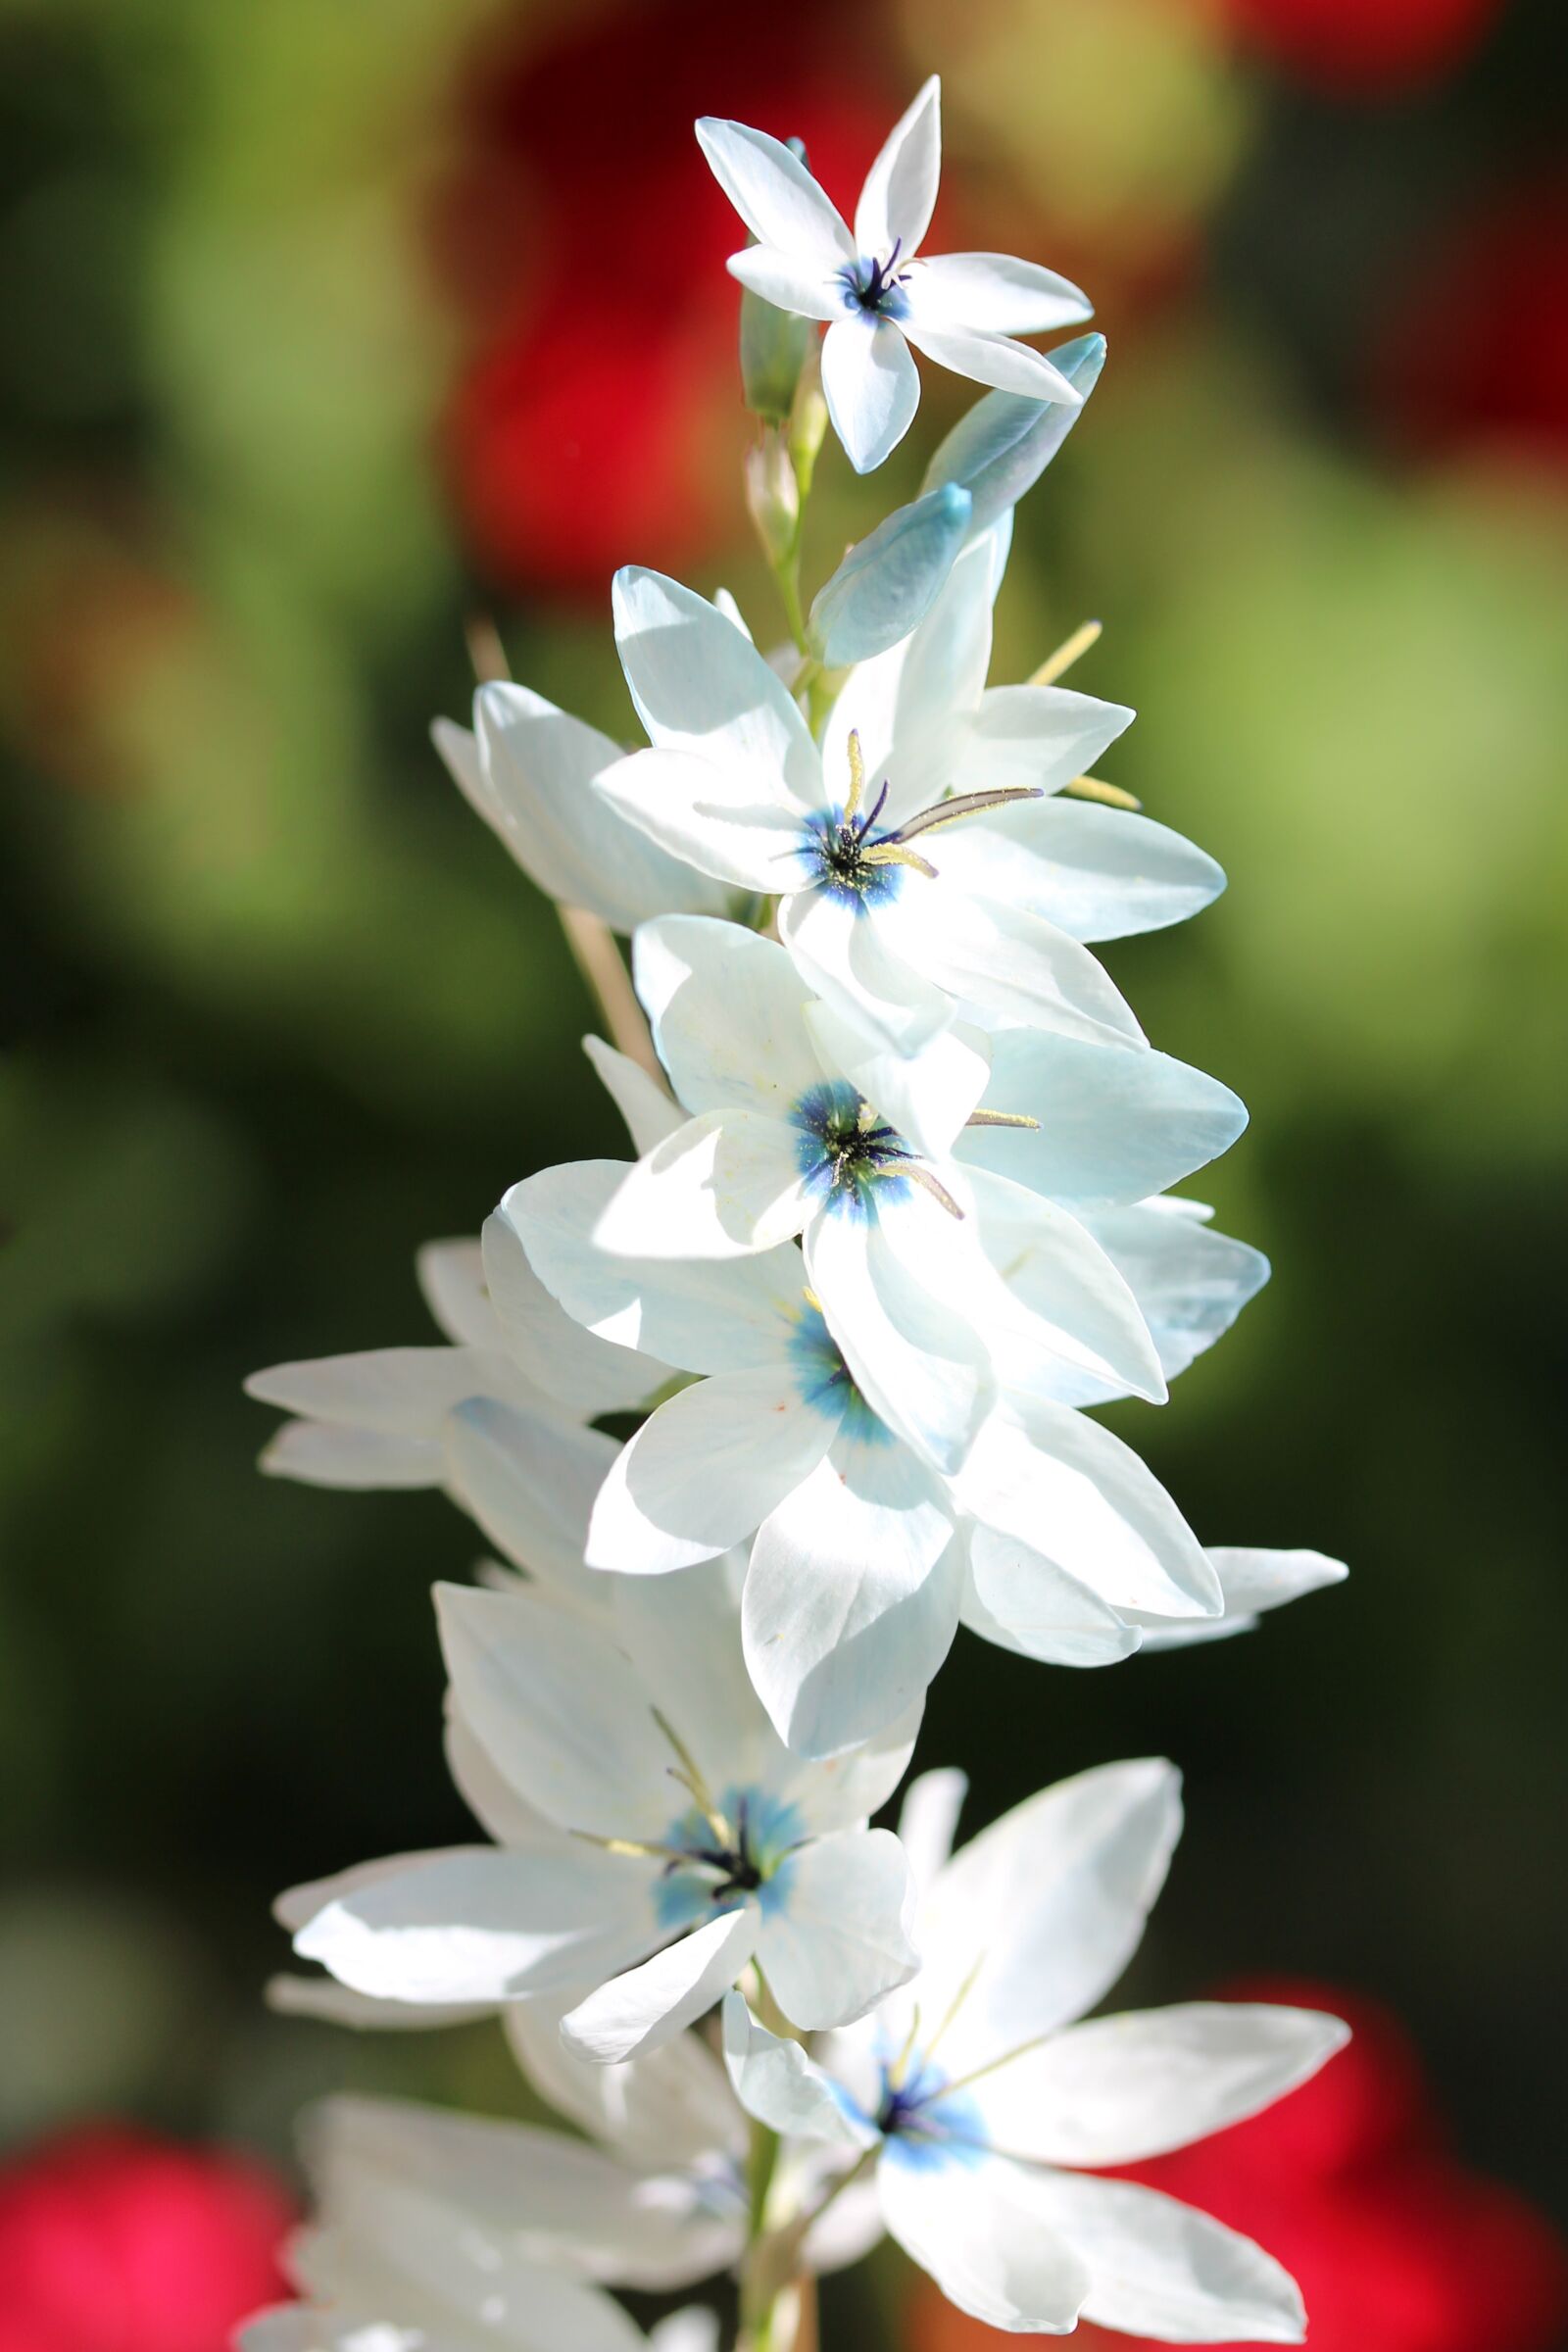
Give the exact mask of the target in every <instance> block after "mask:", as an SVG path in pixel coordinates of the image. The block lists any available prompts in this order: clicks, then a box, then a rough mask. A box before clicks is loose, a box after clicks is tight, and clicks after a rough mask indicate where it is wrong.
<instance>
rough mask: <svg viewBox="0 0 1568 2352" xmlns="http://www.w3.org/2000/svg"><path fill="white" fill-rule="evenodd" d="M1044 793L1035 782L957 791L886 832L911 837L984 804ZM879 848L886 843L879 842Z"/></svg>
mask: <svg viewBox="0 0 1568 2352" xmlns="http://www.w3.org/2000/svg"><path fill="white" fill-rule="evenodd" d="M1045 797H1046V796H1045V793H1044V791H1043V790H1042V789H1041V787H1040V786H1039V785H1038V784H1006V785H999V786H998V788H997V789H996V791H994V792H960V793H956V794H955V796H954V798H953V799H952V800H951V801H938V802H936V803H935V804H934V805H933V806H932V807H931V808H929V809H921V811H920V813H919V815H918V816H911V817H910V818H909V819H908V822H907V824H902V825H900V826H898V827H897V828H896V830H895V831H893V832H892V833H889V834H888V835H887V837H886V838H887V841H911V840H912V839H913V838H914V836H915V834H916V833H929V832H930V831H931V830H932V828H933V827H934V826H936V825H956V823H957V821H958V819H959V817H961V816H979V815H980V814H981V813H982V811H983V810H985V809H1005V808H1006V807H1007V805H1008V803H1009V802H1012V801H1043V800H1044V799H1045ZM877 846H878V848H879V849H880V848H883V847H885V846H886V844H885V843H883V842H879V843H878V845H877Z"/></svg>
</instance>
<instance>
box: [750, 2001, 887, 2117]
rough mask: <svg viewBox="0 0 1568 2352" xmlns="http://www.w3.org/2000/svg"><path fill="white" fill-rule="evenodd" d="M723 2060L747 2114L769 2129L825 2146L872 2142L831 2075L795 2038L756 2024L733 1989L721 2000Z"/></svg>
mask: <svg viewBox="0 0 1568 2352" xmlns="http://www.w3.org/2000/svg"><path fill="white" fill-rule="evenodd" d="M724 2064H725V2066H726V2067H727V2068H728V2070H729V2079H730V2082H732V2084H733V2085H734V2089H735V2096H736V2097H737V2098H738V2099H739V2100H740V2103H741V2105H742V2106H743V2107H744V2108H745V2109H746V2112H747V2113H748V2115H755V2116H756V2118H757V2120H758V2122H759V2123H762V2124H766V2125H767V2126H768V2127H769V2128H770V2130H772V2131H777V2132H780V2133H781V2134H783V2135H785V2136H786V2137H793V2138H801V2139H815V2140H822V2141H825V2142H826V2143H827V2144H829V2145H830V2146H839V2147H848V2148H874V2147H875V2145H876V2142H877V2132H876V2127H875V2126H874V2125H873V2124H869V2123H867V2122H866V2120H865V2118H864V2117H863V2116H859V2115H858V2114H857V2113H856V2112H855V2110H854V2109H853V2108H852V2107H851V2106H850V2104H849V2102H848V2101H847V2100H846V2098H845V2096H844V2094H843V2092H842V2091H841V2090H840V2088H839V2086H838V2084H837V2083H836V2082H834V2080H833V2078H832V2076H831V2075H829V2074H827V2073H825V2072H824V2071H823V2069H822V2068H821V2067H819V2066H814V2065H813V2064H812V2062H811V2060H810V2059H809V2058H808V2056H807V2055H806V2052H805V2050H804V2049H803V2048H802V2047H801V2044H800V2043H799V2042H798V2041H785V2040H782V2039H781V2038H780V2037H779V2035H778V2034H769V2033H768V2031H767V2029H766V2027H765V2026H760V2025H759V2024H758V2022H757V2020H756V2018H755V2017H753V2015H752V2013H751V2011H750V2010H749V2009H748V2008H747V2006H746V2002H745V1999H744V1997H743V1996H742V1995H741V1994H740V1993H738V1992H732V1993H730V1994H729V1995H728V1996H727V1997H726V1999H725V2002H724Z"/></svg>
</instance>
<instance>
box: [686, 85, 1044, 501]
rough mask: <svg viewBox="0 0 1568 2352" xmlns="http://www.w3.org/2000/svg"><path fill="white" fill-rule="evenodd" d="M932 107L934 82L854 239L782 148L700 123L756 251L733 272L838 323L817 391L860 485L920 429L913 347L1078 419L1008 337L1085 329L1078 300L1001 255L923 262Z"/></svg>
mask: <svg viewBox="0 0 1568 2352" xmlns="http://www.w3.org/2000/svg"><path fill="white" fill-rule="evenodd" d="M939 107H940V85H939V83H938V81H937V78H936V76H935V75H934V74H933V76H932V78H931V79H930V80H929V81H928V82H927V83H926V84H925V86H924V88H923V89H922V90H921V92H920V94H919V96H918V97H917V98H916V99H915V101H914V103H913V105H912V106H910V108H909V109H908V111H907V114H905V115H904V117H903V118H902V120H901V121H900V122H899V123H897V124H896V125H895V126H894V129H893V131H892V133H891V135H890V136H889V138H888V141H887V144H886V145H885V146H884V147H883V149H882V152H881V154H880V155H879V156H878V157H877V159H876V162H875V163H874V164H873V165H872V167H871V170H870V172H869V173H868V175H867V177H866V182H865V185H864V187H863V188H862V189H861V191H860V201H859V203H858V206H857V207H856V213H855V232H854V234H853V236H852V234H851V233H850V230H849V229H848V228H847V227H846V225H845V223H844V221H842V219H841V218H840V216H839V214H838V213H837V211H836V210H835V209H834V207H833V206H832V205H831V204H830V203H829V202H828V200H827V198H826V196H824V195H823V193H822V191H821V189H820V188H819V187H818V186H817V184H816V181H815V180H814V179H813V178H812V177H811V175H810V173H809V172H808V171H807V169H806V167H805V165H804V164H802V163H800V162H799V161H798V160H797V159H796V157H795V156H794V155H793V154H792V153H791V151H790V150H789V148H787V147H785V146H782V145H781V144H780V143H779V141H778V140H777V139H770V138H768V137H767V136H766V134H765V133H764V132H762V131H760V130H749V129H748V128H747V127H746V125H745V124H744V123H724V122H719V121H716V120H714V119H713V118H712V117H708V118H706V119H705V120H704V121H703V122H701V123H698V125H697V136H698V138H699V140H700V141H701V142H702V148H703V153H704V154H705V155H706V156H707V158H708V161H709V163H710V165H711V168H712V171H713V174H714V176H715V178H716V179H717V180H718V183H719V185H720V187H721V188H722V189H723V190H724V193H725V195H726V196H727V197H728V198H729V200H730V202H731V204H733V205H734V207H735V210H736V211H737V212H738V213H739V215H740V217H741V219H742V220H743V221H745V223H746V225H747V227H748V228H749V229H750V230H751V232H752V234H753V236H754V237H756V239H757V240H758V241H757V244H756V245H755V246H752V247H750V248H748V249H747V251H745V252H744V253H737V254H733V255H731V257H730V263H729V268H730V271H731V274H732V275H733V276H735V277H738V278H739V279H740V281H741V283H742V284H743V285H746V286H750V287H751V288H752V290H753V292H754V293H757V294H760V295H761V296H762V297H763V298H764V300H766V301H768V302H771V303H773V304H774V305H776V307H777V308H778V309H780V310H784V311H794V312H796V313H798V314H799V315H800V316H801V317H802V318H805V319H826V320H829V321H830V322H831V323H830V324H829V326H828V331H827V337H826V340H825V341H824V343H823V346H822V389H823V391H824V393H825V394H826V396H827V405H828V413H829V415H830V416H831V417H832V419H833V426H834V430H835V431H836V432H837V434H838V436H839V439H840V440H841V441H842V442H843V444H844V447H845V449H846V450H847V451H848V453H849V458H850V463H851V464H852V465H853V466H855V468H856V470H857V472H859V473H868V472H869V471H870V470H871V468H872V467H873V466H880V465H881V463H882V461H883V459H884V458H885V457H886V456H887V455H888V452H889V451H890V450H892V449H894V448H896V447H897V446H898V444H899V442H900V441H902V440H903V438H904V435H905V434H906V432H907V430H908V427H909V423H910V420H911V418H912V417H913V416H914V412H915V409H916V406H917V405H918V402H919V398H920V379H919V374H918V371H917V369H916V368H915V365H914V362H913V361H912V360H911V358H910V357H909V352H908V345H909V344H910V343H912V344H913V345H914V346H915V348H916V350H918V351H923V352H924V353H925V355H926V357H927V359H931V360H935V361H936V362H937V364H938V365H939V366H940V367H943V368H953V369H954V370H955V371H956V373H957V374H959V375H967V376H971V377H972V378H973V379H974V381H975V382H976V383H980V384H993V385H995V386H996V387H997V388H998V389H999V390H1001V391H1004V392H1022V393H1025V394H1027V395H1028V396H1029V397H1030V398H1031V399H1034V400H1050V401H1059V402H1063V403H1065V404H1066V405H1067V406H1068V407H1071V408H1076V407H1077V406H1078V394H1077V393H1076V392H1075V391H1074V390H1073V388H1072V386H1071V384H1069V383H1068V382H1067V380H1066V378H1065V377H1064V376H1062V375H1061V374H1059V373H1058V371H1057V370H1056V369H1055V368H1053V366H1052V365H1051V362H1050V361H1049V360H1048V359H1045V358H1043V357H1042V355H1041V354H1040V353H1039V352H1038V351H1032V350H1031V349H1030V347H1029V346H1028V344H1026V343H1019V342H1016V341H1014V339H1013V338H1014V337H1015V336H1017V335H1031V334H1039V333H1041V332H1044V331H1047V330H1049V329H1052V328H1054V327H1059V326H1069V325H1072V324H1074V323H1075V322H1076V321H1077V320H1079V319H1087V318H1088V317H1089V316H1090V304H1089V302H1088V301H1087V299H1086V298H1085V296H1084V295H1083V294H1081V293H1080V292H1079V290H1078V288H1077V287H1076V286H1073V285H1069V284H1068V282H1067V280H1066V279H1065V278H1063V277H1057V276H1056V275H1055V273H1054V271H1053V270H1042V269H1039V268H1038V267H1037V266H1036V265H1035V264H1034V263H1032V262H1018V261H1014V260H1012V259H1011V258H1010V256H1008V255H1006V254H1000V253H953V254H943V255H940V256H937V257H934V258H933V257H927V256H922V255H921V254H920V250H919V249H920V241H921V239H922V238H923V237H924V235H925V233H926V230H927V228H928V227H929V225H930V221H931V214H932V211H933V209H934V207H935V204H936V197H937V181H938V178H939V176H940V174H941V169H942V131H941V123H940V119H939Z"/></svg>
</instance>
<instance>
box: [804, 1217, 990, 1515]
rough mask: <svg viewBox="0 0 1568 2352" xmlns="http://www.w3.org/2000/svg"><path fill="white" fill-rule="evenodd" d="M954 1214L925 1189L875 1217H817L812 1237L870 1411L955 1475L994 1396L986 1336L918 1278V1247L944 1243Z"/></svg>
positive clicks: (823, 1286)
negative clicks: (944, 1224)
mask: <svg viewBox="0 0 1568 2352" xmlns="http://www.w3.org/2000/svg"><path fill="white" fill-rule="evenodd" d="M948 1214H949V1212H948V1211H947V1210H946V1209H945V1208H943V1207H942V1205H941V1204H940V1202H938V1201H933V1200H932V1199H931V1198H930V1196H929V1195H928V1194H925V1193H923V1192H916V1193H912V1194H911V1197H910V1198H909V1200H907V1201H901V1202H899V1203H897V1204H896V1205H895V1206H894V1207H893V1208H891V1209H890V1210H889V1212H888V1213H887V1215H885V1216H879V1217H878V1218H877V1220H876V1221H875V1222H874V1223H873V1222H872V1221H870V1220H869V1219H868V1218H866V1217H864V1216H861V1215H856V1214H853V1213H841V1214H831V1213H830V1214H827V1215H822V1216H818V1217H815V1218H813V1220H812V1222H811V1224H810V1225H809V1228H808V1229H807V1234H806V1268H807V1273H808V1275H809V1279H810V1285H811V1289H812V1291H813V1292H814V1293H815V1295H816V1297H817V1298H818V1299H820V1300H821V1304H822V1313H823V1316H824V1318H825V1319H826V1322H827V1326H828V1329H829V1331H830V1332H831V1333H832V1335H833V1337H834V1339H835V1341H836V1342H837V1343H838V1346H839V1348H840V1350H841V1352H842V1354H843V1356H844V1359H845V1361H846V1363H847V1364H848V1365H849V1367H850V1370H851V1372H852V1374H853V1375H854V1378H855V1383H856V1386H857V1387H858V1389H859V1391H860V1393H861V1395H862V1396H863V1397H864V1398H865V1400H866V1402H867V1403H868V1404H869V1405H870V1406H871V1408H872V1410H873V1411H874V1412H876V1413H877V1414H879V1415H880V1416H881V1418H882V1419H883V1420H884V1421H885V1422H886V1423H887V1424H888V1426H889V1428H890V1429H893V1430H895V1431H896V1432H897V1433H898V1435H899V1436H900V1437H902V1438H903V1439H904V1440H905V1442H906V1444H907V1445H909V1446H913V1447H914V1449H915V1451H916V1452H917V1453H920V1454H922V1455H923V1456H924V1457H925V1459H926V1460H927V1461H929V1462H931V1463H932V1464H933V1465H934V1466H935V1467H936V1468H937V1469H939V1470H943V1471H945V1472H947V1473H949V1474H951V1473H952V1472H953V1471H954V1470H956V1468H957V1466H958V1465H959V1464H960V1463H961V1462H962V1461H963V1459H964V1457H965V1455H966V1454H967V1452H968V1450H969V1448H970V1446H972V1445H973V1444H974V1441H975V1438H976V1435H977V1434H978V1432H979V1430H980V1427H981V1425H982V1423H983V1422H984V1420H985V1418H986V1415H987V1414H988V1412H989V1411H990V1410H991V1407H992V1404H993V1402H994V1400H995V1396H996V1388H995V1382H994V1378H993V1374H992V1370H991V1361H990V1355H989V1352H988V1350H987V1348H986V1346H985V1342H984V1339H983V1337H982V1335H981V1334H980V1333H979V1332H977V1331H975V1330H974V1329H973V1327H972V1326H971V1325H970V1324H969V1323H968V1322H966V1321H965V1320H964V1319H963V1318H962V1317H961V1316H959V1315H958V1314H957V1313H956V1312H955V1311H954V1309H953V1307H952V1306H951V1305H950V1304H949V1303H947V1302H945V1301H943V1300H940V1299H935V1298H933V1297H932V1295H931V1293H930V1292H929V1291H928V1290H927V1289H926V1288H925V1286H924V1285H923V1284H922V1282H921V1280H920V1278H919V1273H918V1270H917V1269H918V1268H919V1265H920V1261H921V1251H922V1248H929V1249H930V1250H936V1249H938V1248H939V1247H940V1248H943V1249H946V1248H947V1247H948V1237H947V1235H946V1234H945V1233H944V1232H943V1231H942V1230H941V1227H940V1225H939V1224H938V1222H937V1220H945V1219H946V1218H947V1217H948Z"/></svg>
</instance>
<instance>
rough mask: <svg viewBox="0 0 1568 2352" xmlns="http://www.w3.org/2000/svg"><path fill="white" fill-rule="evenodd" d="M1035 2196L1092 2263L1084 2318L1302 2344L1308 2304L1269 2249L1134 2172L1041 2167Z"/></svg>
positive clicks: (1191, 2335)
mask: <svg viewBox="0 0 1568 2352" xmlns="http://www.w3.org/2000/svg"><path fill="white" fill-rule="evenodd" d="M1037 2179H1038V2181H1039V2186H1038V2189H1037V2192H1036V2202H1037V2204H1038V2206H1039V2209H1040V2211H1041V2214H1042V2216H1043V2218H1045V2219H1046V2221H1047V2222H1048V2223H1049V2224H1050V2225H1051V2226H1054V2228H1056V2229H1059V2230H1060V2231H1061V2233H1062V2235H1063V2237H1065V2238H1066V2239H1067V2240H1068V2241H1069V2242H1070V2243H1071V2245H1072V2247H1073V2249H1074V2251H1075V2252H1076V2253H1077V2254H1079V2255H1080V2256H1081V2257H1082V2259H1083V2261H1084V2263H1085V2264H1086V2265H1087V2267H1088V2271H1089V2292H1088V2294H1087V2295H1086V2297H1085V2298H1084V2313H1083V2316H1084V2318H1085V2319H1086V2320H1092V2321H1093V2322H1094V2323H1095V2325H1096V2326H1097V2327H1111V2328H1115V2329H1117V2330H1118V2331H1121V2332H1124V2333H1128V2334H1135V2335H1139V2336H1146V2337H1147V2336H1156V2337H1158V2338H1159V2340H1160V2341H1161V2342H1163V2343H1201V2344H1224V2343H1237V2342H1245V2343H1248V2344H1259V2343H1265V2344H1298V2343H1299V2342H1300V2341H1301V2339H1302V2337H1303V2335H1304V2334H1305V2332H1306V2314H1305V2311H1304V2310H1303V2308H1302V2304H1301V2297H1300V2294H1299V2290H1298V2288H1297V2285H1296V2281H1295V2280H1294V2279H1293V2278H1291V2277H1290V2275H1289V2273H1288V2272H1286V2271H1283V2270H1282V2269H1281V2268H1280V2266H1279V2264H1278V2263H1277V2262H1276V2261H1275V2260H1274V2259H1273V2257H1272V2255H1269V2254H1265V2253H1264V2252H1263V2249H1262V2248H1261V2247H1260V2246H1254V2245H1253V2243H1252V2241H1251V2239H1250V2238H1247V2237H1243V2236H1241V2235H1240V2233H1239V2232H1238V2231H1236V2230H1234V2229H1226V2228H1225V2226H1224V2224H1223V2223H1221V2222H1216V2221H1212V2220H1211V2219H1210V2218H1209V2216H1208V2215H1207V2214H1206V2213H1196V2212H1195V2211H1194V2210H1193V2208H1192V2206H1190V2205H1181V2204H1178V2203H1177V2201H1176V2199H1175V2198H1174V2197H1165V2196H1161V2195H1159V2194H1158V2193H1157V2191H1155V2190H1154V2189H1152V2188H1140V2187H1138V2186H1136V2185H1135V2184H1134V2183H1133V2182H1132V2181H1130V2180H1075V2179H1074V2178H1073V2176H1072V2175H1071V2174H1069V2173H1044V2174H1041V2175H1039V2176H1037Z"/></svg>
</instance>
